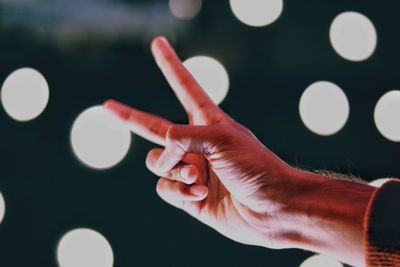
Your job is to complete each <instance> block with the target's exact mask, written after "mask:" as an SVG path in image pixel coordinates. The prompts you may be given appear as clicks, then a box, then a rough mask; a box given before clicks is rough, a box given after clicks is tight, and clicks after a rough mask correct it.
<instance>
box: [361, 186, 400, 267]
mask: <svg viewBox="0 0 400 267" xmlns="http://www.w3.org/2000/svg"><path fill="white" fill-rule="evenodd" d="M364 226H365V228H364V229H365V250H366V262H367V266H368V267H377V266H379V267H389V266H390V267H392V266H400V180H390V181H389V182H386V183H385V184H383V185H382V186H381V187H380V188H379V189H377V190H375V192H374V193H373V195H372V197H371V200H370V202H369V204H368V208H367V212H366V215H365V220H364Z"/></svg>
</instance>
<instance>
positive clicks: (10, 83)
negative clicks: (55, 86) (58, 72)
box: [1, 68, 49, 122]
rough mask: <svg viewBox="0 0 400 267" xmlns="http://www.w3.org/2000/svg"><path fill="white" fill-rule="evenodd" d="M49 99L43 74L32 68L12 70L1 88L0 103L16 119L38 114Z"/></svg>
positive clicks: (28, 117) (27, 118) (22, 119)
mask: <svg viewBox="0 0 400 267" xmlns="http://www.w3.org/2000/svg"><path fill="white" fill-rule="evenodd" d="M48 101H49V86H48V84H47V81H46V79H45V78H44V77H43V75H42V74H41V73H40V72H38V71H37V70H35V69H32V68H21V69H18V70H15V71H14V72H12V73H11V74H10V75H9V76H8V77H7V78H6V80H5V81H4V83H3V86H2V88H1V103H2V105H3V107H4V109H5V111H6V112H7V114H8V115H9V116H10V117H11V118H13V119H14V120H17V121H21V122H24V121H30V120H33V119H35V118H36V117H37V116H39V115H40V114H41V113H42V112H43V111H44V109H45V108H46V106H47V103H48Z"/></svg>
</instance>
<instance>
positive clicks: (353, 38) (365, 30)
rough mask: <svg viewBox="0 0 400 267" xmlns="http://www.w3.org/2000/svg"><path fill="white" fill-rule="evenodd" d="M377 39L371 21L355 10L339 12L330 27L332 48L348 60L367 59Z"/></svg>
mask: <svg viewBox="0 0 400 267" xmlns="http://www.w3.org/2000/svg"><path fill="white" fill-rule="evenodd" d="M377 39H378V37H377V33H376V30H375V27H374V25H373V23H372V22H371V21H370V20H369V19H368V18H367V17H366V16H364V15H363V14H360V13H357V12H344V13H342V14H339V15H338V16H337V17H336V18H335V19H334V20H333V22H332V25H331V28H330V40H331V44H332V46H333V48H334V49H335V51H336V52H337V53H338V54H339V55H340V56H342V57H343V58H345V59H347V60H350V61H362V60H366V59H368V58H369V57H370V56H371V55H372V54H373V53H374V51H375V48H376V45H377Z"/></svg>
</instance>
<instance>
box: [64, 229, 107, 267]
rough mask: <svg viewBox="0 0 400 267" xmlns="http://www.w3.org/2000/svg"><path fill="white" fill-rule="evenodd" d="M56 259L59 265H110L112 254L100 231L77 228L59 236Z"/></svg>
mask: <svg viewBox="0 0 400 267" xmlns="http://www.w3.org/2000/svg"><path fill="white" fill-rule="evenodd" d="M57 261H58V264H59V266H60V267H111V266H113V262H114V255H113V251H112V248H111V246H110V244H109V243H108V241H107V239H105V238H104V237H103V236H102V235H101V234H100V233H98V232H96V231H94V230H91V229H87V228H79V229H74V230H72V231H70V232H67V233H66V234H65V235H64V236H63V237H62V238H61V240H60V241H59V243H58V246H57Z"/></svg>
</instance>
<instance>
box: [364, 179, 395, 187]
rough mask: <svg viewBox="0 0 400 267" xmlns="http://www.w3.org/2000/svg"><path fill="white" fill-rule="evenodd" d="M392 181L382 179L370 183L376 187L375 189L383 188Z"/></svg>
mask: <svg viewBox="0 0 400 267" xmlns="http://www.w3.org/2000/svg"><path fill="white" fill-rule="evenodd" d="M389 180H391V179H390V178H381V179H376V180H373V181H372V182H369V184H370V185H372V186H375V187H381V186H382V185H383V184H384V183H386V182H388V181H389Z"/></svg>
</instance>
